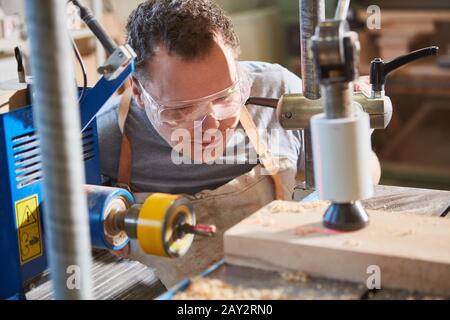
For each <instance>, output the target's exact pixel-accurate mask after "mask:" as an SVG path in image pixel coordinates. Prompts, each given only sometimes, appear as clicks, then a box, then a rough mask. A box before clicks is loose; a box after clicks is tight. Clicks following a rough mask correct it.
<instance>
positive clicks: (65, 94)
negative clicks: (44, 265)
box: [25, 0, 92, 299]
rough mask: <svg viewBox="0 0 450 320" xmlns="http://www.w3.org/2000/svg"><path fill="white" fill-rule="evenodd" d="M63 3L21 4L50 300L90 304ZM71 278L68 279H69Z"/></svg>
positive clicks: (83, 202)
mask: <svg viewBox="0 0 450 320" xmlns="http://www.w3.org/2000/svg"><path fill="white" fill-rule="evenodd" d="M66 3H67V2H66V1H61V0H45V1H36V0H26V2H25V4H26V5H25V11H26V23H27V30H28V34H29V40H30V48H31V51H30V52H31V54H30V58H31V70H32V75H33V112H34V120H35V123H36V128H37V132H38V136H39V141H40V153H41V157H42V166H43V171H44V183H43V187H44V188H43V193H44V194H43V196H44V206H45V215H44V225H45V231H46V232H45V234H46V242H45V243H46V248H47V254H48V261H49V266H50V273H51V278H52V282H53V290H54V297H55V299H91V298H92V284H91V278H90V269H91V264H92V261H91V245H90V237H89V225H88V212H87V202H86V196H85V194H84V192H83V184H84V182H85V177H84V166H83V160H82V147H81V134H80V121H79V119H80V114H79V107H78V103H77V95H76V88H75V85H74V83H75V82H74V78H75V75H74V70H73V64H72V55H71V53H72V51H71V50H72V48H71V45H70V41H69V38H68V33H67V30H66ZM71 276H72V277H71Z"/></svg>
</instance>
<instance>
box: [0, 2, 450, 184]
mask: <svg viewBox="0 0 450 320" xmlns="http://www.w3.org/2000/svg"><path fill="white" fill-rule="evenodd" d="M216 1H217V2H218V3H219V4H220V5H221V6H223V8H224V9H225V10H226V11H227V12H229V13H230V15H231V17H232V20H233V22H234V24H235V26H236V28H237V31H238V34H239V36H240V39H241V45H242V56H241V59H242V60H263V61H269V62H276V63H280V64H282V65H284V66H286V67H288V68H289V69H290V70H292V71H293V72H295V73H297V74H299V75H300V44H299V26H298V19H299V17H298V15H299V8H298V1H294V0H245V1H242V0H216ZM85 2H86V3H87V4H88V5H90V6H91V8H93V10H94V12H95V13H96V15H97V16H99V17H101V20H102V24H103V25H104V26H106V29H107V30H108V32H109V33H110V34H112V35H113V36H114V38H115V40H116V41H118V42H123V41H124V38H125V33H124V26H125V23H126V19H127V16H128V14H129V13H130V12H131V10H132V9H133V8H134V7H136V5H137V4H138V3H139V2H141V1H139V0H127V1H124V0H103V1H102V0H91V1H87V0H86V1H85ZM328 3H329V4H330V6H329V8H332V10H330V11H327V15H328V16H331V15H332V14H333V11H334V8H335V4H336V3H337V0H329V1H327V5H328ZM370 5H378V6H379V7H380V8H381V29H373V30H370V29H369V28H368V27H367V25H366V21H367V19H368V18H369V17H370V16H371V14H372V12H368V7H369V6H370ZM68 15H69V17H71V18H70V19H68V24H69V28H70V30H71V33H72V36H73V37H74V39H75V41H76V43H77V45H78V47H79V48H80V51H81V54H82V56H83V60H84V62H85V64H86V66H87V70H88V82H89V84H90V85H93V84H94V83H95V81H96V80H97V77H98V74H97V73H96V66H98V65H99V64H101V62H102V61H103V60H104V52H103V51H102V50H101V49H100V46H97V44H96V41H95V39H94V37H93V35H92V34H91V32H90V31H89V30H87V29H86V28H85V25H84V24H83V23H82V22H81V21H80V20H79V18H78V15H77V14H76V12H73V13H72V14H71V13H70V10H69V12H68ZM350 21H351V24H352V28H353V30H355V31H357V32H358V33H359V36H360V41H361V70H360V73H361V74H362V75H365V74H368V72H369V64H370V61H371V60H372V59H373V58H375V57H381V58H383V59H386V60H389V59H392V58H395V57H397V56H399V55H402V54H404V53H407V52H410V51H412V50H415V49H418V48H422V47H425V46H429V45H438V46H439V47H440V48H441V51H440V55H439V56H438V57H437V58H436V59H433V58H428V59H424V60H422V61H419V62H416V63H413V64H409V65H408V66H406V67H404V68H402V69H401V70H399V71H397V72H395V73H393V74H392V75H391V76H390V78H389V79H388V81H387V85H386V92H387V94H388V95H389V96H390V97H391V99H392V101H393V105H394V116H393V120H392V122H391V124H390V126H389V127H388V129H386V130H379V131H376V132H375V133H374V139H373V143H374V149H375V151H376V153H377V154H378V156H379V157H380V160H381V163H382V169H383V173H382V183H383V184H388V185H401V186H411V187H423V188H436V189H446V190H450V1H442V0H428V1H421V0H409V1H405V0H384V1H375V0H359V1H358V0H354V1H352V9H351V17H350ZM17 45H18V46H20V47H21V49H22V50H23V52H24V54H25V57H26V56H27V51H28V50H27V43H26V30H24V23H23V2H22V1H13V0H0V70H1V72H0V81H6V80H9V79H13V78H15V77H17V70H16V67H15V65H16V64H15V58H14V47H15V46H17ZM74 59H75V58H74ZM25 62H26V61H25ZM74 63H75V60H74ZM27 70H30V68H27ZM77 77H78V78H79V79H78V81H79V82H80V83H81V81H82V73H81V71H80V70H79V66H78V65H77ZM299 90H300V84H299Z"/></svg>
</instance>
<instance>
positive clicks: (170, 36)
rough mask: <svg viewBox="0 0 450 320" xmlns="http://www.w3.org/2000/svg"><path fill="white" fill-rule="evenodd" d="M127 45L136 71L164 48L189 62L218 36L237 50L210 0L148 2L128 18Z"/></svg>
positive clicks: (225, 20)
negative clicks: (131, 52)
mask: <svg viewBox="0 0 450 320" xmlns="http://www.w3.org/2000/svg"><path fill="white" fill-rule="evenodd" d="M127 33H128V35H127V43H128V44H129V45H130V46H131V47H132V48H133V49H134V50H135V51H136V54H137V58H136V61H135V64H136V72H137V74H138V75H142V70H143V69H144V67H145V65H146V63H148V62H149V61H150V60H151V58H152V57H153V56H154V54H155V48H156V47H157V46H163V47H164V48H165V49H166V50H167V51H168V53H169V54H175V55H177V56H179V57H181V58H183V59H187V60H192V59H195V58H199V57H202V56H203V55H205V54H207V53H208V51H209V50H210V49H211V47H212V45H213V43H214V37H215V36H216V35H220V36H221V37H222V38H223V40H224V42H225V44H227V45H229V46H230V47H232V48H233V49H236V50H238V48H239V39H238V37H237V35H236V33H235V31H234V27H233V24H232V22H231V20H230V18H229V17H228V16H226V14H225V12H224V11H223V10H222V8H220V7H219V6H218V5H217V4H215V3H214V2H213V1H210V0H148V1H145V2H143V3H141V4H140V5H139V6H138V7H137V8H136V9H135V10H134V11H133V12H132V13H131V15H130V17H129V18H128V23H127Z"/></svg>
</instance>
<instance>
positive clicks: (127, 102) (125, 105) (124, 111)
mask: <svg viewBox="0 0 450 320" xmlns="http://www.w3.org/2000/svg"><path fill="white" fill-rule="evenodd" d="M131 98H132V90H131V88H130V87H128V88H127V89H126V90H125V91H124V93H123V94H122V98H121V99H120V103H119V111H118V113H119V114H118V122H119V129H120V131H121V132H122V144H121V146H120V157H119V168H118V172H117V184H116V185H117V186H118V187H120V188H124V189H127V190H129V191H131V188H130V184H131V171H132V162H133V155H132V151H131V144H130V139H128V136H127V134H126V132H125V123H126V121H127V118H128V113H129V112H130V106H131Z"/></svg>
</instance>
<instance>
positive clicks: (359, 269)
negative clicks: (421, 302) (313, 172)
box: [225, 201, 450, 296]
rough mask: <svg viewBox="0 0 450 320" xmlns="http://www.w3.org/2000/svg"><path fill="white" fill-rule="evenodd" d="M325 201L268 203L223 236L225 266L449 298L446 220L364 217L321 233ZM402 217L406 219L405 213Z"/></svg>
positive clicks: (449, 222) (390, 215) (449, 227)
mask: <svg viewBox="0 0 450 320" xmlns="http://www.w3.org/2000/svg"><path fill="white" fill-rule="evenodd" d="M326 207H327V204H326V203H325V202H315V203H310V204H300V203H296V202H283V201H275V202H272V203H271V204H269V205H267V206H266V207H264V208H262V209H261V210H259V211H258V212H256V213H255V214H254V215H252V216H250V217H249V218H247V219H246V220H244V221H242V222H241V223H239V224H238V225H236V226H235V227H233V228H231V229H230V230H228V231H227V232H226V233H225V259H226V261H227V262H228V263H231V264H236V265H242V266H250V267H259V268H263V269H271V270H278V271H279V270H285V269H287V270H295V271H303V272H306V273H308V274H310V275H311V276H315V277H323V278H329V279H337V280H346V281H352V282H356V283H360V284H363V285H366V282H367V280H368V278H369V276H370V275H371V274H369V273H368V271H370V269H368V268H369V267H370V266H378V267H379V268H380V271H381V288H398V289H406V290H411V291H418V292H424V293H430V294H440V295H446V296H450V219H442V218H438V217H425V216H416V215H408V214H403V213H397V212H386V211H380V210H376V211H371V210H368V212H369V214H370V218H371V220H370V224H369V226H368V227H367V228H365V229H363V230H359V231H356V232H349V233H341V232H334V231H331V230H328V229H325V228H323V227H322V216H323V213H324V211H325V210H326ZM405 213H407V212H405Z"/></svg>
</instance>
